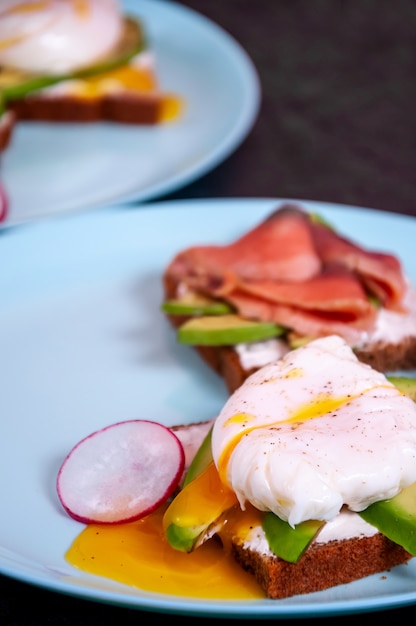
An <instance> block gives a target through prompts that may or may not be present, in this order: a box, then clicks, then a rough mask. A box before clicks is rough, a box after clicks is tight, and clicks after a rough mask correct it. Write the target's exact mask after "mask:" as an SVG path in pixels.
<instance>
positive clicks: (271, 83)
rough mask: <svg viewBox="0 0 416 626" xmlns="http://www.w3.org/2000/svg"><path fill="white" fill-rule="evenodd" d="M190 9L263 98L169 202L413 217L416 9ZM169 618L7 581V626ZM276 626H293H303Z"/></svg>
mask: <svg viewBox="0 0 416 626" xmlns="http://www.w3.org/2000/svg"><path fill="white" fill-rule="evenodd" d="M139 1H140V0H138V2H139ZM182 4H184V5H186V6H188V7H191V8H193V9H196V10H197V11H199V12H200V13H203V14H204V15H206V16H207V17H209V18H211V19H213V20H214V21H215V22H217V23H218V24H220V25H221V26H222V27H223V28H224V29H225V30H227V31H228V32H229V33H230V34H231V35H233V36H234V38H235V39H236V40H237V41H238V42H239V43H240V44H242V46H243V47H244V48H245V49H246V50H247V52H248V53H249V55H250V56H251V58H252V59H253V61H254V64H255V65H256V67H257V70H258V73H259V76H260V80H261V85H262V92H263V97H262V105H261V109H260V114H259V118H258V120H257V122H256V124H255V125H254V128H253V130H252V132H251V133H250V135H249V136H248V137H247V139H246V140H245V141H244V143H243V144H242V145H241V146H240V147H239V148H238V149H237V150H236V152H235V153H234V154H233V155H232V156H230V157H229V158H228V159H227V160H226V161H225V162H224V163H223V164H221V165H220V166H219V167H217V168H216V169H215V170H214V171H212V172H211V173H209V174H207V175H206V176H204V177H203V178H202V179H200V180H199V181H197V182H195V183H193V184H191V185H189V186H188V187H185V188H184V189H182V190H180V191H178V192H176V193H175V194H171V195H170V196H167V197H168V198H199V197H227V196H228V197H242V196H248V197H265V196H267V197H294V198H301V199H302V198H303V199H309V200H321V201H328V202H338V203H343V204H356V205H359V206H364V207H369V208H377V209H381V210H384V211H394V212H402V213H407V214H410V215H416V173H415V157H416V148H415V139H416V116H415V103H416V2H415V1H414V0H184V1H183V2H182ZM28 515H29V516H28V531H30V512H28ZM415 587H416V581H415ZM415 614H416V608H414V607H407V608H406V607H405V608H401V609H397V610H390V611H384V612H380V613H377V614H363V615H359V616H354V615H352V616H344V617H332V618H313V619H312V618H311V619H308V620H303V621H307V622H308V624H311V626H315V624H318V623H319V624H325V625H326V624H328V625H329V624H332V623H335V621H336V623H337V624H338V625H339V626H344V625H346V624H353V623H359V624H363V623H366V622H368V621H369V620H370V619H371V621H374V620H377V621H378V623H380V622H382V623H384V622H386V621H388V622H389V623H391V622H393V621H394V620H398V621H399V622H400V623H401V624H402V625H403V626H405V625H406V624H412V625H413V623H414V615H415ZM160 618H162V619H163V620H164V621H165V620H166V619H168V616H163V615H162V616H157V615H156V614H152V613H142V612H140V611H135V610H128V609H124V608H119V607H113V606H106V605H101V604H96V603H93V602H89V601H84V600H79V599H75V598H71V597H66V596H63V595H60V594H55V593H52V592H49V591H45V590H41V589H38V588H35V587H31V586H29V585H25V584H24V583H20V582H16V581H13V580H12V579H9V578H6V577H1V576H0V625H1V626H39V625H42V626H43V625H48V626H52V625H53V626H55V625H56V626H84V625H85V626H93V625H94V626H107V625H110V624H111V625H113V624H123V626H130V625H133V624H134V626H137V624H138V623H139V624H144V623H150V622H154V621H155V620H156V619H160ZM196 620H198V623H199V624H201V626H205V625H206V624H208V623H209V622H211V623H213V620H209V619H201V618H194V617H184V618H180V621H181V623H182V624H186V625H188V624H189V625H190V624H194V623H195V621H196ZM278 621H279V624H282V626H290V625H293V626H296V625H297V624H299V622H301V621H302V620H288V621H286V620H278ZM215 622H216V623H217V622H218V620H215ZM253 622H254V620H253Z"/></svg>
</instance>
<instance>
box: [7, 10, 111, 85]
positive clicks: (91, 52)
mask: <svg viewBox="0 0 416 626" xmlns="http://www.w3.org/2000/svg"><path fill="white" fill-rule="evenodd" d="M121 33H122V15H121V13H120V7H119V3H118V1H117V0H66V1H65V2H62V0H44V2H38V1H37V0H2V2H1V6H0V65H4V66H7V67H13V68H17V69H20V70H23V71H28V72H36V73H43V74H54V75H55V74H61V73H69V72H72V71H74V70H76V69H79V68H82V67H85V66H88V65H91V64H92V63H94V62H95V61H96V60H97V59H99V58H100V57H101V56H102V55H104V54H106V53H107V52H108V51H109V50H111V48H112V47H113V46H114V45H115V44H116V43H117V41H118V40H119V38H120V37H121Z"/></svg>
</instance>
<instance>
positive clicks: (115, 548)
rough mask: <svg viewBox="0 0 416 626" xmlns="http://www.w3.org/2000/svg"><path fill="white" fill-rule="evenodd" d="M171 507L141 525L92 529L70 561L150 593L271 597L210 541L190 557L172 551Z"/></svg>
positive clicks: (77, 543) (80, 540)
mask: <svg viewBox="0 0 416 626" xmlns="http://www.w3.org/2000/svg"><path fill="white" fill-rule="evenodd" d="M166 506H167V505H165V506H162V507H161V508H159V509H158V510H156V511H155V512H154V513H151V514H150V515H148V516H147V517H145V518H143V519H142V520H139V521H138V522H133V523H130V524H117V525H109V526H101V525H100V526H99V525H90V526H87V527H86V528H85V529H84V530H83V531H82V532H81V534H80V535H79V536H78V537H77V538H76V539H75V541H74V543H73V544H72V546H71V547H70V548H69V550H68V552H67V553H66V559H67V561H68V562H69V563H70V564H71V565H73V566H74V567H76V568H78V569H80V570H82V571H85V572H88V573H90V574H94V575H97V576H103V577H105V578H109V579H112V580H115V581H117V582H120V583H124V584H126V585H130V586H132V587H136V588H139V589H141V590H143V591H147V592H154V593H164V594H172V595H175V596H184V597H192V598H208V599H229V600H234V599H236V600H238V599H245V600H250V599H256V598H264V597H265V596H264V593H263V591H262V590H261V589H260V587H259V585H258V584H257V582H256V581H255V579H254V576H252V575H251V574H249V573H247V572H245V571H244V570H243V569H242V568H241V567H240V566H239V565H237V563H235V561H234V559H233V558H232V557H231V556H230V555H229V554H228V551H226V550H224V548H223V547H222V545H221V543H220V542H217V541H215V540H212V541H207V542H206V543H204V544H203V545H202V546H201V547H199V548H198V549H197V550H195V551H194V552H191V553H189V554H186V553H184V552H178V551H177V550H174V549H173V548H171V546H170V545H169V544H168V542H167V539H166V537H165V533H164V530H163V523H162V521H163V515H164V513H165V510H166ZM237 520H238V517H237ZM250 521H251V518H249V517H247V522H248V523H249V522H250ZM234 523H235V524H240V526H241V524H242V522H241V520H240V521H239V522H238V521H235V522H234Z"/></svg>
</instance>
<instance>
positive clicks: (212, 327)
mask: <svg viewBox="0 0 416 626" xmlns="http://www.w3.org/2000/svg"><path fill="white" fill-rule="evenodd" d="M284 332H285V329H284V328H283V327H282V326H278V325H277V324H273V323H272V322H255V321H252V320H246V319H244V318H242V317H240V316H238V315H234V314H231V313H230V314H228V315H218V316H203V317H196V318H194V319H191V320H188V321H187V322H185V323H184V324H182V326H180V328H179V329H178V334H177V337H178V341H179V343H186V344H190V345H197V346H198V345H199V346H226V345H234V344H237V343H248V342H252V341H262V340H265V339H271V338H272V337H278V336H279V335H282V334H283V333H284Z"/></svg>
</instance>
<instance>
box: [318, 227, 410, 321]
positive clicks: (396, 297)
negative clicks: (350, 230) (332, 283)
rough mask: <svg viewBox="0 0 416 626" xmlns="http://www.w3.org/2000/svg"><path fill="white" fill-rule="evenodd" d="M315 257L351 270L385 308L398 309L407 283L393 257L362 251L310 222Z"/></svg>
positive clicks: (332, 232)
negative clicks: (316, 252) (316, 253)
mask: <svg viewBox="0 0 416 626" xmlns="http://www.w3.org/2000/svg"><path fill="white" fill-rule="evenodd" d="M311 231H312V235H313V238H314V241H315V245H316V249H317V251H318V254H319V257H320V259H321V260H322V262H323V263H324V264H328V263H334V262H335V263H340V264H342V265H343V266H345V267H347V268H348V269H350V270H353V271H355V272H356V273H357V274H358V275H359V276H360V280H361V281H362V283H363V284H364V285H365V286H366V287H367V289H368V291H369V292H370V293H372V294H373V295H374V296H375V297H377V298H378V300H379V301H380V302H381V304H382V306H384V308H386V309H396V310H401V309H402V300H403V298H404V295H405V293H406V290H407V284H406V281H405V278H404V275H403V271H402V267H401V264H400V262H399V260H398V259H397V257H395V256H393V255H392V254H386V253H383V252H374V251H369V250H366V249H365V248H362V247H360V246H358V245H357V244H355V243H353V242H352V241H349V240H348V239H346V238H344V237H341V236H340V235H338V234H337V233H336V232H335V231H334V230H331V229H329V228H327V227H326V226H324V225H322V224H319V223H311Z"/></svg>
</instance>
